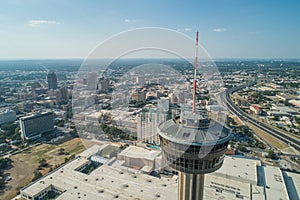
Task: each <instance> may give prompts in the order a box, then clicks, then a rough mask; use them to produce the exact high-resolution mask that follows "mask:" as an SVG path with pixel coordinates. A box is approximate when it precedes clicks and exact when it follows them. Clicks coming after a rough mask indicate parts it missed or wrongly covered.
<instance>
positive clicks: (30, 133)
mask: <svg viewBox="0 0 300 200" xmlns="http://www.w3.org/2000/svg"><path fill="white" fill-rule="evenodd" d="M53 118H54V116H53V112H44V113H39V112H37V113H34V114H33V115H30V116H26V117H21V118H20V120H19V122H20V127H21V137H22V139H23V140H25V139H36V138H39V137H41V136H42V135H43V133H47V132H51V131H53V130H54V121H53Z"/></svg>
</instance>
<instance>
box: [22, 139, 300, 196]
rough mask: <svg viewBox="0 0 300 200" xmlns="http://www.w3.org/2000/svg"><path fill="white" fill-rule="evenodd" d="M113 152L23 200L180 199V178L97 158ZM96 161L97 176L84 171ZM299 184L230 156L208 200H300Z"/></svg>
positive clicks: (214, 176)
mask: <svg viewBox="0 0 300 200" xmlns="http://www.w3.org/2000/svg"><path fill="white" fill-rule="evenodd" d="M111 147H112V145H107V144H105V145H101V146H98V145H95V146H93V147H91V148H89V149H87V150H86V151H84V152H82V153H81V154H79V155H78V156H77V157H76V158H75V159H74V160H72V161H70V162H68V163H67V164H65V165H63V166H61V167H59V168H57V169H55V170H54V171H52V172H50V173H48V174H47V175H46V176H44V177H42V178H41V179H39V180H36V181H35V182H33V183H31V184H29V185H28V186H26V187H24V188H22V189H21V191H20V194H21V198H22V199H43V198H44V199H46V197H49V196H48V195H52V196H53V195H54V196H55V199H60V200H69V199H84V200H94V199H116V198H118V199H143V200H148V199H149V200H150V199H151V200H152V199H162V200H169V199H177V195H178V191H177V187H178V185H177V184H178V176H177V175H163V174H161V175H160V177H156V176H151V175H148V174H145V173H142V171H141V170H140V169H135V168H131V167H129V166H126V165H124V163H125V162H124V160H118V159H116V158H115V157H113V158H111V159H109V160H108V159H104V158H103V159H100V157H99V155H98V154H99V153H98V152H105V151H106V149H107V148H108V149H110V148H111ZM116 148H118V147H117V146H116ZM134 150H136V151H137V152H136V153H134V152H133V151H134ZM159 153H160V151H157V155H155V156H151V155H154V154H153V152H152V151H148V150H145V149H143V148H139V147H129V148H128V149H125V150H123V151H122V152H121V153H120V155H123V156H130V157H135V158H136V159H138V158H139V159H144V157H145V156H146V157H149V156H150V157H151V158H154V157H156V156H158V154H159ZM93 155H98V158H99V159H97V160H96V161H95V162H101V163H100V164H99V165H98V167H95V169H94V170H93V171H92V172H90V173H84V172H83V171H82V169H84V168H85V167H86V166H88V165H89V164H91V162H92V161H91V160H92V159H91V158H93ZM137 165H139V163H138V164H137ZM142 165H144V164H143V163H142ZM142 165H140V166H142ZM299 180H300V175H299V174H296V173H292V172H285V171H281V170H280V168H277V167H272V166H264V165H262V164H261V162H260V160H258V159H251V158H245V157H237V156H234V157H230V156H225V158H224V164H223V166H222V167H221V168H220V169H219V170H217V171H216V172H213V173H210V174H207V175H206V177H205V181H204V199H205V200H214V199H224V200H225V199H226V200H228V199H229V200H240V199H244V200H246V199H249V200H263V199H265V200H266V199H272V200H289V199H298V198H299V196H298V194H299V189H298V188H299V187H298V186H299Z"/></svg>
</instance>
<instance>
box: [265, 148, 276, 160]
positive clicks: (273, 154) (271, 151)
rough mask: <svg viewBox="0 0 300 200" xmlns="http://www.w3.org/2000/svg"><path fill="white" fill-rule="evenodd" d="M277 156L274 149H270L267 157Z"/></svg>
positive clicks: (274, 157)
mask: <svg viewBox="0 0 300 200" xmlns="http://www.w3.org/2000/svg"><path fill="white" fill-rule="evenodd" d="M276 157H277V155H276V153H275V152H274V151H273V150H272V149H270V150H268V155H267V158H271V159H276Z"/></svg>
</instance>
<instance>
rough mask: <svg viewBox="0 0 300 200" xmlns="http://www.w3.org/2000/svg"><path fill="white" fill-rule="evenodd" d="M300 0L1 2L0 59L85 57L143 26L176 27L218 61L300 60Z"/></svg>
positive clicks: (23, 0)
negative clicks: (197, 36)
mask: <svg viewBox="0 0 300 200" xmlns="http://www.w3.org/2000/svg"><path fill="white" fill-rule="evenodd" d="M299 10H300V1H299V0H295V1H293V0H289V1H284V0H272V1H269V0H264V1H263V0H251V1H250V0H206V1H200V0H195V1H175V0H157V1H154V0H151V1H150V0H119V1H115V0H107V1H105V0H101V1H100V0H99V1H89V0H86V1H84V0H73V1H71V0H18V1H17V0H6V1H0V59H11V58H84V57H86V56H87V55H88V54H89V52H90V51H91V50H93V48H94V47H95V46H96V45H97V44H99V43H100V42H102V41H104V40H105V39H107V38H109V37H111V36H112V35H115V34H117V33H119V32H122V31H126V30H130V29H133V28H141V27H162V28H169V29H174V30H178V31H180V32H183V33H185V34H187V35H189V36H191V37H194V34H195V31H196V30H198V31H199V32H200V38H201V39H200V43H201V44H202V45H203V46H204V47H205V48H206V50H207V51H208V52H209V54H210V55H211V56H212V57H213V58H300V11H299Z"/></svg>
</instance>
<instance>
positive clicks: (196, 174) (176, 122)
mask: <svg viewBox="0 0 300 200" xmlns="http://www.w3.org/2000/svg"><path fill="white" fill-rule="evenodd" d="M197 54H198V32H197V33H196V56H195V61H194V83H193V84H194V89H193V105H192V112H188V111H183V112H181V114H180V116H178V117H175V118H174V119H170V120H168V121H166V122H164V123H161V124H160V125H159V126H158V134H159V139H160V146H161V149H162V152H163V156H164V159H165V161H166V163H167V164H168V166H170V167H171V168H173V169H175V170H177V171H178V172H179V174H178V175H179V177H178V200H202V199H203V191H204V190H203V189H204V175H205V174H206V173H211V172H214V171H216V170H217V169H219V168H220V167H221V166H222V164H223V159H224V154H225V151H226V149H227V145H228V142H229V140H230V138H231V132H230V129H228V128H227V127H225V126H224V125H223V124H221V123H220V122H218V121H215V120H213V119H210V117H209V115H208V112H207V110H206V109H200V110H197V112H196V105H195V102H196V68H197V63H198V57H197Z"/></svg>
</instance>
